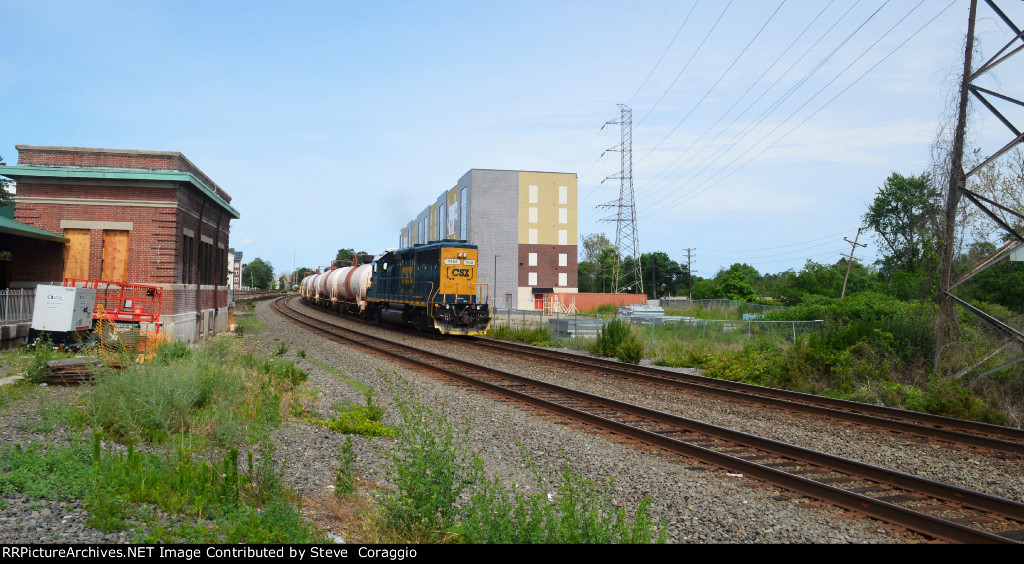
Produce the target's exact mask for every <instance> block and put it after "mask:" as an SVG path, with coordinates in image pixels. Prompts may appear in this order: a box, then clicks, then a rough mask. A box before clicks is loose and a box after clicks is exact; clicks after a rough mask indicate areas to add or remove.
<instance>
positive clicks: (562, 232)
mask: <svg viewBox="0 0 1024 564" xmlns="http://www.w3.org/2000/svg"><path fill="white" fill-rule="evenodd" d="M558 244H559V245H568V244H569V231H568V230H566V229H559V230H558Z"/></svg>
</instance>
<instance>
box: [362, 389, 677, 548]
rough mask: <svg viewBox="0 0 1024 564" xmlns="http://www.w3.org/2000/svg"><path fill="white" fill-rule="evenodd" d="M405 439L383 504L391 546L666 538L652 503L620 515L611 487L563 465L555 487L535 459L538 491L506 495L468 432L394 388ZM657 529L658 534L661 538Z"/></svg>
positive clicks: (395, 453)
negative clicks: (651, 512)
mask: <svg viewBox="0 0 1024 564" xmlns="http://www.w3.org/2000/svg"><path fill="white" fill-rule="evenodd" d="M396 391H397V393H396V397H395V403H396V405H397V406H398V409H399V411H400V413H401V419H402V423H401V425H400V426H399V431H400V435H399V437H398V439H397V440H396V441H395V443H394V445H393V446H392V448H391V449H390V451H389V453H388V458H389V461H390V465H389V467H388V469H387V472H388V476H389V477H390V478H391V480H392V481H393V482H394V483H395V486H396V488H395V491H393V492H391V493H390V494H388V495H387V496H385V497H384V499H383V500H382V502H381V513H380V517H379V518H380V521H381V523H380V525H381V527H382V528H383V530H384V531H386V532H387V533H386V534H387V535H389V538H388V542H407V541H408V542H413V541H418V542H470V543H527V542H530V543H608V542H618V543H648V542H652V541H658V542H663V541H664V540H665V538H666V535H667V533H666V531H665V530H664V526H663V525H657V524H655V523H654V522H653V521H652V520H651V519H650V516H649V511H648V507H649V504H650V500H649V499H645V500H643V501H641V502H640V504H639V506H638V508H637V510H636V511H635V512H634V514H633V515H632V516H630V515H628V513H627V511H626V510H625V509H624V508H622V509H615V508H614V504H613V500H612V497H611V495H610V493H609V492H610V489H609V488H610V486H611V484H610V483H609V484H608V485H607V486H600V485H598V484H596V483H594V482H592V481H590V480H587V479H585V478H583V477H582V476H581V475H580V474H578V473H575V472H573V471H572V470H571V469H570V468H569V467H568V464H566V466H565V468H564V469H563V472H562V474H561V480H560V481H558V482H557V483H556V484H554V485H553V486H552V485H551V484H547V483H546V482H545V480H544V479H543V477H542V476H543V475H544V474H545V472H542V471H541V469H539V468H538V467H537V466H536V465H535V464H534V463H533V461H532V459H530V457H529V456H528V453H524V456H526V457H527V466H528V467H529V468H530V469H531V471H532V472H533V475H534V477H535V481H536V484H537V487H536V488H534V489H533V491H532V492H525V491H523V490H520V489H518V488H508V487H507V486H505V485H503V484H502V483H501V482H500V480H499V479H498V478H497V477H496V476H495V477H488V476H486V475H485V473H484V471H483V460H482V459H481V457H480V454H479V453H478V452H475V451H472V450H471V449H470V448H469V446H468V435H469V429H468V425H467V426H464V429H462V430H460V429H458V428H457V427H456V426H455V425H454V424H453V421H452V419H451V417H450V416H449V415H448V414H447V412H446V410H444V409H443V408H442V409H441V410H433V409H430V408H428V407H426V406H425V405H423V403H422V401H421V400H420V399H419V396H418V395H417V394H416V392H415V391H414V390H412V388H411V387H410V386H409V385H408V383H406V382H404V381H402V380H399V381H398V382H397V383H396ZM659 529H660V530H659Z"/></svg>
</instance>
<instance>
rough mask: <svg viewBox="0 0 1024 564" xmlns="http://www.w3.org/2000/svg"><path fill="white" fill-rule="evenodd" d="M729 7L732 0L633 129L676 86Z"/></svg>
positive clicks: (638, 125)
mask: <svg viewBox="0 0 1024 564" xmlns="http://www.w3.org/2000/svg"><path fill="white" fill-rule="evenodd" d="M729 6H732V0H729V3H728V4H726V5H725V9H723V10H722V13H721V14H719V15H718V19H717V20H715V23H714V25H712V26H711V29H709V30H708V33H707V35H705V36H704V39H702V40H701V42H700V44H699V45H697V48H696V49H694V50H693V53H692V54H691V55H690V58H689V59H687V60H686V64H685V65H683V68H682V69H680V70H679V73H677V74H676V77H675V78H674V79H672V83H671V84H669V85H668V88H666V89H665V91H664V92H662V93H661V97H659V98H658V101H657V102H655V103H654V105H653V106H651V108H650V109H649V110H647V113H646V114H644V116H643V117H642V118H640V121H638V122H637V123H636V125H635V126H634V127H640V124H642V123H643V122H644V120H645V119H647V116H649V115H651V112H653V111H654V108H657V107H658V104H660V103H661V101H662V100H663V99H664V98H665V95H666V94H668V91H669V90H672V87H673V86H675V85H676V81H678V80H679V77H680V76H682V75H683V73H684V72H686V69H687V67H689V66H690V62H691V61H693V58H694V57H696V56H697V53H699V52H700V50H701V48H702V47H704V43H705V42H706V41H707V40H708V37H711V33H712V32H713V31H715V29H716V28H717V27H718V22H720V21H722V17H723V16H725V12H727V11H728V10H729Z"/></svg>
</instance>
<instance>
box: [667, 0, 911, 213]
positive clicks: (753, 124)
mask: <svg viewBox="0 0 1024 564" xmlns="http://www.w3.org/2000/svg"><path fill="white" fill-rule="evenodd" d="M888 3H889V0H886V2H885V3H883V4H882V5H881V6H879V7H878V8H877V9H876V10H875V11H874V12H872V13H871V15H869V16H868V17H867V18H866V19H865V20H864V21H863V22H861V24H860V25H858V26H857V27H856V29H854V30H853V31H851V32H850V33H849V34H847V35H846V37H845V38H843V40H842V41H841V42H839V44H838V45H836V46H835V47H834V48H833V49H832V50H831V51H830V52H829V53H828V55H826V56H825V57H824V58H822V59H821V60H820V61H818V62H817V64H815V65H814V67H813V68H812V69H811V70H810V71H808V72H807V73H806V74H804V76H803V77H801V78H800V80H798V81H797V82H796V83H795V84H793V86H791V87H790V88H789V89H788V90H787V91H786V92H785V93H784V94H783V95H782V96H780V97H779V98H778V99H777V100H775V101H774V102H773V103H772V104H771V105H770V106H769V107H768V108H767V109H765V110H764V111H763V112H761V114H760V115H758V116H757V117H756V118H754V120H753V121H752V122H750V123H749V124H748V125H747V126H745V127H744V128H743V129H742V130H741V131H740V132H738V133H737V134H736V135H734V136H733V137H732V138H731V139H730V140H729V141H727V142H726V143H725V144H724V145H723V146H722V147H721V148H720V149H718V150H716V151H715V152H714V153H712V154H711V155H710V156H708V157H707V158H705V159H704V160H703V161H701V163H699V164H698V165H697V166H698V167H699V166H701V165H704V163H707V164H706V165H704V167H703V168H701V169H700V170H698V171H697V172H695V173H693V174H690V175H688V177H687V179H686V180H685V181H684V182H688V181H689V180H692V179H694V178H697V177H698V176H700V175H701V174H703V173H704V171H706V170H707V169H709V168H711V166H713V165H714V164H715V163H716V162H717V161H718V160H719V159H720V158H722V156H724V155H725V154H726V153H727V152H728V151H729V150H731V149H732V148H733V147H735V146H736V145H737V144H738V143H739V142H740V140H741V139H742V138H743V137H744V136H745V135H747V133H749V132H750V131H753V130H754V129H755V128H756V127H757V126H758V125H760V124H761V123H763V122H764V120H766V119H767V118H768V116H769V115H771V113H772V112H774V111H775V110H777V109H778V108H779V107H780V106H781V105H782V104H783V103H784V102H785V101H786V100H788V99H789V98H790V97H791V96H792V95H793V94H795V93H796V91H797V90H799V89H800V87H802V86H803V85H804V84H805V83H807V81H808V80H810V78H811V77H812V76H813V75H814V74H815V73H817V72H818V70H820V69H821V68H822V67H823V66H824V65H825V64H826V63H827V62H828V61H830V60H831V59H832V57H834V56H835V54H836V53H838V52H839V50H841V49H842V48H843V47H844V46H846V44H847V43H849V42H850V40H851V39H853V38H854V37H855V36H856V35H857V34H858V33H859V32H860V31H861V30H862V29H864V27H865V26H867V24H868V23H869V22H871V20H872V19H874V17H875V16H876V15H878V13H879V12H880V11H881V10H882V8H884V7H885V6H886V5H888ZM851 9H852V7H851ZM915 9H916V7H915ZM849 12H850V10H847V11H846V13H844V14H843V16H841V17H840V19H839V20H837V21H836V22H835V23H834V24H832V27H830V28H829V30H828V31H826V32H825V34H822V36H821V38H819V39H818V41H816V42H815V43H814V45H812V46H811V47H810V48H808V50H807V51H805V52H804V54H803V55H801V57H800V58H799V59H797V61H796V62H794V63H793V65H791V66H790V68H789V69H787V70H786V73H784V74H787V73H788V72H789V70H791V69H792V68H793V67H794V66H796V64H797V63H799V61H800V60H802V59H803V57H804V56H806V55H807V54H808V53H809V52H810V51H811V49H813V48H814V47H815V46H816V45H817V44H818V43H820V41H821V39H824V38H825V37H826V36H827V35H828V34H829V33H830V32H831V30H832V29H834V28H835V26H836V25H838V24H839V22H840V21H842V20H843V19H844V18H845V17H846V15H847V14H849ZM883 37H885V36H883ZM869 49H870V48H869ZM866 52H867V51H865V52H864V53H866ZM861 56H863V53H862V54H861ZM847 68H849V67H847ZM844 72H846V69H844V70H843V71H841V72H840V73H839V75H837V76H836V78H838V77H839V76H841V75H842V74H843V73H844ZM781 78H782V77H779V79H777V80H776V81H775V83H773V84H772V86H771V87H769V89H768V90H766V91H765V92H764V93H763V94H762V95H761V96H760V97H758V99H757V100H754V102H753V103H751V105H750V106H748V107H747V109H746V110H744V111H743V113H742V114H740V116H737V118H736V119H734V120H733V121H732V123H730V124H729V126H727V128H726V129H728V127H732V125H733V124H734V123H736V121H738V119H739V117H742V116H743V115H744V114H746V112H747V111H749V110H750V108H751V107H753V106H754V104H756V103H757V102H758V101H759V100H760V99H761V97H763V96H764V94H767V92H768V91H769V90H771V88H772V87H774V86H775V84H777V83H778V82H779V80H781ZM834 80H835V78H833V81H834ZM819 93H820V91H819ZM815 96H817V94H815V95H814V96H812V97H811V98H809V99H808V100H807V101H806V102H804V105H806V104H807V103H808V102H810V100H813V99H814V97H815ZM802 107H803V106H801V108H802ZM797 111H799V108H798V110H797ZM794 113H795V112H794ZM792 115H793V114H791V115H790V117H792ZM789 119H790V118H786V119H785V120H783V121H782V122H780V124H779V125H780V126H781V125H782V124H784V123H785V122H786V121H788V120H789ZM776 128H778V126H776ZM723 131H725V130H723ZM773 131H774V130H773ZM715 139H718V136H716V137H715ZM715 139H713V140H712V141H714V140H715ZM762 140H763V138H762ZM758 143H760V140H759V141H758ZM756 144H757V143H755V144H754V145H755V146H756ZM748 151H749V149H748ZM691 159H692V157H691ZM691 159H687V161H685V162H684V163H683V164H681V165H680V166H679V167H677V168H676V169H675V171H673V173H675V172H676V171H678V170H679V169H681V168H682V167H683V166H685V164H686V163H687V162H689V160H691ZM709 160H710V162H709ZM733 162H735V161H733ZM730 164H731V163H730ZM670 166H671V165H670ZM727 166H728V165H727ZM723 169H724V168H723ZM719 173H720V171H719ZM660 191H662V189H659V192H660ZM691 192H692V190H691ZM686 194H689V192H687V193H686ZM686 194H684V196H685V195H686ZM670 195H671V193H670V194H667V195H665V196H664V197H662V199H661V200H658V201H657V202H656V204H660V203H661V202H663V201H664V200H665V199H666V198H668V197H669V196H670Z"/></svg>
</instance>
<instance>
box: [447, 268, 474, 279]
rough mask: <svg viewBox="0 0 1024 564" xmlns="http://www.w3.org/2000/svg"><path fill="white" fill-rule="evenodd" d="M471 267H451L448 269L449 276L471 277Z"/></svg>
mask: <svg viewBox="0 0 1024 564" xmlns="http://www.w3.org/2000/svg"><path fill="white" fill-rule="evenodd" d="M472 276H473V269H471V268H452V269H449V270H448V277H449V278H472Z"/></svg>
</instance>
